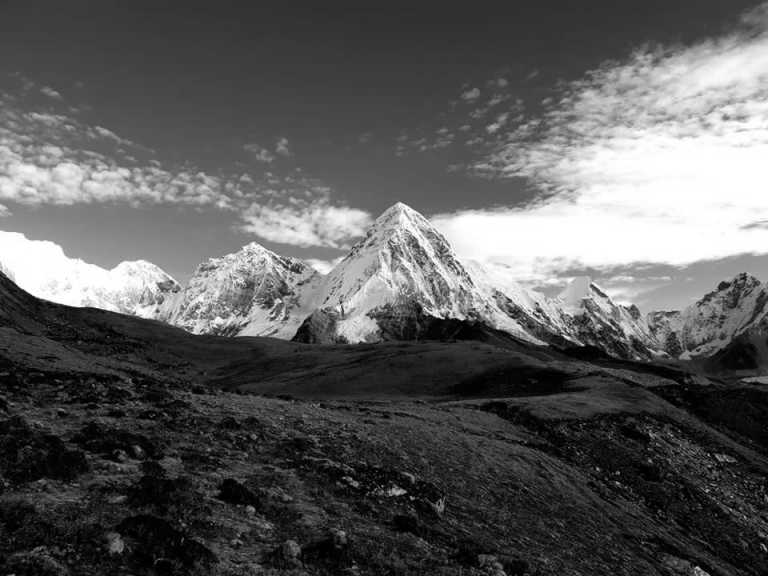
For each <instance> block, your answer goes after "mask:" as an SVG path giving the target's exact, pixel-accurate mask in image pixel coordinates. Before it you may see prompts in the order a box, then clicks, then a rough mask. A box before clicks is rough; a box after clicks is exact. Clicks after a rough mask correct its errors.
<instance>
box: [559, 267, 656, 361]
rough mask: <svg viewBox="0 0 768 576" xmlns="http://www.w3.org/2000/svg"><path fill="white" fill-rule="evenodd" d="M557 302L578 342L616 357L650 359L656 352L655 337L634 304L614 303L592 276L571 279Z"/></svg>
mask: <svg viewBox="0 0 768 576" xmlns="http://www.w3.org/2000/svg"><path fill="white" fill-rule="evenodd" d="M559 301H560V304H561V306H560V307H561V310H562V311H563V313H564V314H565V315H566V316H567V317H568V318H569V320H568V321H567V322H565V325H566V327H567V331H568V333H569V334H570V335H571V336H572V337H573V338H574V339H576V340H577V341H578V342H579V343H580V344H582V345H585V346H595V347H597V348H600V349H602V350H604V351H605V352H607V353H608V354H610V355H612V356H617V357H619V358H629V359H650V358H652V357H653V356H655V355H657V354H658V344H657V342H656V339H655V337H654V336H653V334H652V332H651V330H650V328H649V327H648V324H647V322H646V320H645V319H644V318H643V317H642V315H641V314H640V311H639V310H638V309H637V307H636V306H623V305H620V304H616V303H614V302H613V300H611V298H610V297H609V296H608V295H607V294H606V293H605V292H604V291H603V290H602V289H601V288H600V287H599V286H598V285H597V284H595V283H594V282H592V281H591V279H589V278H586V277H582V278H576V279H574V280H573V281H572V282H571V284H570V285H569V286H568V287H567V288H566V289H565V291H563V292H562V293H561V294H560V297H559Z"/></svg>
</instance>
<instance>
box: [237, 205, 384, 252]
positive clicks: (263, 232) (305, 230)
mask: <svg viewBox="0 0 768 576" xmlns="http://www.w3.org/2000/svg"><path fill="white" fill-rule="evenodd" d="M243 220H244V221H245V224H244V225H243V230H245V231H246V232H251V233H253V234H255V235H257V236H259V237H261V238H264V239H266V240H270V241H272V242H277V243H280V244H293V245H296V246H304V247H307V246H326V247H330V248H347V247H349V243H350V241H351V240H352V239H354V238H357V237H359V236H362V235H363V234H364V233H365V231H366V229H367V228H368V226H370V224H371V222H372V220H371V216H370V214H369V213H368V212H365V211H363V210H358V209H356V208H350V207H348V206H332V205H330V204H329V203H328V202H327V200H325V199H321V200H318V201H312V202H296V203H294V204H289V205H282V206H271V205H269V204H254V205H252V206H251V207H250V208H248V209H247V210H246V211H245V213H244V214H243Z"/></svg>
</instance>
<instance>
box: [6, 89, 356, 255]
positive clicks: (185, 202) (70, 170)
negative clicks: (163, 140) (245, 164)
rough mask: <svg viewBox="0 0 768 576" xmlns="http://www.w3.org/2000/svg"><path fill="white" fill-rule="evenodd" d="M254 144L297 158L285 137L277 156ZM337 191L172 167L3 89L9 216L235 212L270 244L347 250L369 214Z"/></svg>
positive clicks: (241, 225) (305, 181) (244, 226)
mask: <svg viewBox="0 0 768 576" xmlns="http://www.w3.org/2000/svg"><path fill="white" fill-rule="evenodd" d="M254 146H255V145H254ZM246 150H247V151H249V152H251V153H254V154H256V155H257V159H258V160H262V161H264V162H266V163H270V162H272V160H274V159H275V156H276V155H280V156H290V155H292V151H291V148H290V145H289V142H288V140H287V139H286V138H280V139H279V140H278V141H277V143H276V147H275V152H274V154H273V153H271V152H269V151H268V150H266V149H264V148H261V147H258V149H256V148H253V147H250V148H249V147H248V146H246ZM259 155H260V156H259ZM331 196H332V195H331V191H330V189H329V188H328V187H326V186H322V185H321V184H320V183H318V182H317V181H316V180H314V179H311V178H309V177H306V176H304V175H303V174H302V173H301V172H300V171H298V170H295V171H293V172H290V173H283V174H276V173H274V172H271V171H264V172H261V173H259V172H257V173H241V172H239V171H238V172H235V173H226V172H225V171H222V172H220V173H217V174H215V175H214V174H209V173H206V172H204V171H202V170H200V169H197V168H195V167H194V166H193V165H190V164H187V165H182V166H167V165H165V164H163V163H162V162H160V161H159V160H158V159H157V158H156V157H155V152H154V151H152V150H150V149H148V148H145V147H143V146H140V145H138V144H136V143H134V142H132V141H131V140H128V139H125V138H123V137H121V136H119V135H118V134H115V133H114V132H112V131H111V130H109V129H107V128H104V127H102V126H97V125H90V124H87V123H85V122H82V121H80V120H79V119H78V117H76V116H74V115H72V114H61V113H58V112H56V111H52V110H51V109H49V108H45V109H42V110H30V109H27V108H26V107H25V106H23V105H22V100H21V99H19V98H17V97H15V96H14V95H12V94H9V93H3V92H0V217H3V216H8V215H9V214H10V208H9V205H18V206H42V205H75V204H97V203H102V204H103V203H111V204H125V205H128V206H147V205H161V204H162V205H177V206H187V207H192V208H194V209H196V210H217V211H226V212H228V213H231V214H232V217H233V219H234V220H235V221H236V222H237V224H235V228H237V229H240V230H244V231H247V232H249V233H252V234H254V235H256V236H259V237H260V238H263V239H265V240H271V241H274V242H282V243H289V244H296V245H299V246H323V247H338V246H342V245H345V243H346V242H347V241H348V240H349V239H351V238H352V237H354V236H356V235H361V234H362V233H363V231H364V230H363V228H362V227H363V225H364V223H366V222H367V221H368V220H369V219H370V216H369V215H368V213H367V212H364V211H361V210H357V209H353V208H349V207H347V206H343V205H341V206H336V205H334V203H333V202H332V199H331Z"/></svg>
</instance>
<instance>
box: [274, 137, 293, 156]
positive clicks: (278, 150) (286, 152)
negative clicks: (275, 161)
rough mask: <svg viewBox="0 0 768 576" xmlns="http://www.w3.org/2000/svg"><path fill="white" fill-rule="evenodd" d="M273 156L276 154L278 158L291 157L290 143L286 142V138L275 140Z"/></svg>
mask: <svg viewBox="0 0 768 576" xmlns="http://www.w3.org/2000/svg"><path fill="white" fill-rule="evenodd" d="M275 154H278V155H279V156H286V157H287V156H293V152H292V151H291V145H290V142H288V138H285V137H284V136H283V137H281V138H278V139H277V144H276V145H275Z"/></svg>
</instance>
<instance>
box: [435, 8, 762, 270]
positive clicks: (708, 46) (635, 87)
mask: <svg viewBox="0 0 768 576" xmlns="http://www.w3.org/2000/svg"><path fill="white" fill-rule="evenodd" d="M766 14H768V12H766V11H765V9H763V11H757V12H751V13H750V14H749V15H748V16H747V17H745V19H744V22H743V23H742V24H741V25H740V26H739V27H738V29H736V30H734V31H732V32H731V33H728V34H726V35H724V36H722V37H719V38H715V39H710V40H706V41H702V42H698V43H696V44H692V45H688V46H674V47H646V48H643V49H638V50H637V51H635V52H634V53H633V54H631V55H630V56H629V57H627V58H625V59H624V60H623V61H611V62H606V63H604V64H602V65H601V66H599V67H598V68H597V69H595V70H592V71H590V72H588V73H587V74H586V75H585V76H584V77H583V78H582V79H580V80H578V81H576V82H573V83H571V84H568V85H565V86H563V87H562V88H561V89H560V91H559V92H558V93H556V94H553V96H552V97H551V99H549V100H548V104H545V106H546V109H545V111H544V112H543V113H542V114H540V115H538V116H534V117H525V118H523V119H521V120H520V121H515V122H514V123H512V122H510V123H509V125H508V126H507V128H506V129H504V130H501V129H499V130H498V131H497V132H498V135H499V136H500V137H501V138H502V140H503V143H501V144H499V145H497V146H496V147H495V148H494V149H493V151H492V152H491V153H490V154H487V155H486V156H485V157H484V158H482V160H481V161H479V162H477V163H476V164H475V166H474V169H475V171H476V172H477V173H479V174H481V175H483V176H485V177H488V178H494V179H500V180H503V179H523V180H524V181H525V182H527V183H528V185H530V186H532V187H533V188H534V189H536V190H538V191H539V192H540V194H539V195H538V197H537V200H536V201H535V202H533V203H531V204H528V205H525V206H511V207H500V208H495V209H486V210H463V211H458V212H455V213H451V214H442V215H438V217H437V218H436V223H437V225H438V226H439V227H440V228H441V230H442V231H443V232H444V233H445V234H446V235H447V236H448V238H449V239H450V240H451V241H452V242H453V243H454V245H455V246H456V248H457V249H458V250H459V252H461V253H463V254H465V255H468V256H471V257H473V258H476V259H480V260H486V261H488V260H492V261H498V262H505V263H508V264H509V265H511V266H514V267H515V269H516V273H517V274H518V275H519V276H520V277H521V278H529V279H543V278H547V277H550V276H552V275H556V274H557V273H558V270H562V269H563V268H565V267H574V268H576V267H582V268H583V267H594V268H605V267H610V266H617V265H624V264H628V263H664V264H669V265H673V266H685V265H688V264H691V263H693V262H697V261H701V260H710V259H716V258H725V257H729V256H733V255H737V254H744V253H768V228H767V227H765V226H763V225H756V224H755V223H759V222H761V221H763V220H768V194H766V191H765V169H764V164H765V159H766V158H768V18H767V17H766Z"/></svg>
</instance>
